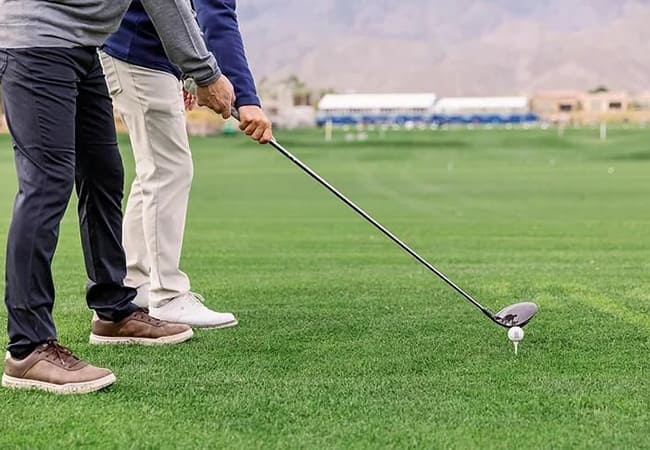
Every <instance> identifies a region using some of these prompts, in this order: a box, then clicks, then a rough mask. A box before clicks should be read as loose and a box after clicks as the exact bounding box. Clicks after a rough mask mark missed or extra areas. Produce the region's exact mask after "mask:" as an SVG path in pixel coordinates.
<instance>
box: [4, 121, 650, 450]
mask: <svg viewBox="0 0 650 450" xmlns="http://www.w3.org/2000/svg"><path fill="white" fill-rule="evenodd" d="M278 137H279V138H280V140H281V141H282V142H283V143H285V144H286V146H287V147H288V148H290V149H292V150H295V152H296V154H297V155H299V156H300V157H301V158H303V159H304V160H305V161H306V162H307V163H308V164H310V165H311V166H312V167H313V168H314V169H316V170H317V171H319V172H320V173H321V174H322V175H323V176H325V177H326V178H328V179H329V180H330V181H331V182H332V183H333V184H334V185H335V186H337V187H339V188H340V189H341V190H343V191H344V192H346V193H347V194H348V195H349V196H351V197H352V198H353V199H354V200H355V201H357V202H359V203H360V204H361V205H362V206H363V207H364V208H366V209H367V210H368V211H369V212H370V213H371V214H373V215H375V216H376V217H377V218H378V219H379V220H380V221H382V222H383V223H385V225H387V226H388V227H389V228H391V229H392V230H393V231H394V232H395V233H396V234H398V235H399V236H401V237H402V238H403V239H404V240H406V241H407V242H408V243H410V244H411V245H412V246H413V247H414V248H415V249H416V250H418V251H420V252H421V253H422V254H423V255H425V256H426V257H428V258H429V259H430V260H431V261H432V262H433V263H434V264H436V265H437V266H439V267H440V268H441V269H442V270H443V271H444V272H445V273H447V274H448V275H449V276H450V277H452V278H453V279H454V280H456V281H458V282H459V283H460V284H461V286H463V287H464V288H466V289H467V290H468V291H469V292H471V293H472V294H474V295H475V296H476V297H477V298H478V299H480V300H481V301H482V302H484V303H485V304H486V305H487V306H489V307H491V308H493V309H500V307H502V306H505V305H507V304H510V303H514V302H515V301H535V302H537V303H538V304H539V305H540V307H541V311H540V313H539V315H538V316H537V317H536V318H535V319H534V320H533V322H532V323H531V324H530V325H529V326H528V327H527V328H526V333H527V335H526V339H525V341H524V343H523V346H522V348H521V353H520V355H519V357H515V356H514V354H513V350H512V345H511V344H510V342H509V341H508V340H507V338H506V333H505V330H502V329H499V328H497V327H496V326H494V325H492V324H491V323H490V322H489V321H488V320H486V319H485V318H484V317H483V316H482V315H481V314H480V313H479V312H478V311H476V310H475V309H473V307H471V305H469V304H468V303H467V302H465V301H464V300H462V299H461V298H460V297H458V296H457V295H456V294H455V293H454V292H453V291H451V290H450V289H449V288H448V287H447V286H445V285H444V284H443V283H442V282H441V281H440V280H438V279H437V278H435V277H433V276H432V275H431V274H429V273H428V272H426V271H425V270H424V269H423V268H422V267H421V266H419V265H417V264H416V263H415V262H414V261H412V260H411V259H410V258H409V257H408V256H406V255H405V254H403V253H402V252H401V251H400V250H399V249H397V248H396V247H395V246H394V245H393V244H392V243H390V242H389V241H387V240H386V239H385V238H384V237H383V236H381V235H379V234H378V233H377V232H376V231H375V230H374V229H372V228H371V227H370V226H369V225H368V224H366V223H365V222H363V221H362V220H361V219H360V218H358V217H357V216H356V215H354V214H353V213H352V212H351V211H349V210H348V209H347V208H346V207H345V206H344V205H342V204H340V203H339V202H338V200H336V199H334V198H333V197H332V196H331V195H330V194H329V193H327V192H326V191H324V190H323V189H322V188H321V187H319V186H318V185H316V184H315V183H314V182H313V181H312V180H310V179H309V178H308V177H306V176H305V175H304V174H302V173H301V172H300V171H299V170H298V169H297V168H295V167H293V166H292V165H291V164H290V163H289V162H288V161H286V160H285V159H283V158H282V157H281V156H280V155H279V154H277V153H275V152H274V151H273V150H272V149H271V148H270V147H269V148H266V147H260V146H257V145H255V144H253V143H249V142H248V141H247V140H245V139H243V138H240V137H235V138H226V137H221V138H210V139H194V140H193V147H194V155H195V162H196V164H195V166H196V168H195V181H194V191H193V196H192V202H191V209H190V217H189V221H188V227H187V235H186V239H185V248H184V258H183V269H184V270H185V271H186V272H188V273H189V274H190V275H191V277H192V280H193V287H194V289H195V290H196V291H198V292H201V293H203V294H204V295H205V296H206V298H207V303H208V305H209V306H211V307H215V308H217V309H221V310H227V311H233V312H235V313H236V314H237V315H238V317H239V320H240V326H239V327H238V328H235V329H232V330H226V331H199V332H197V333H196V337H195V339H194V340H193V341H191V342H190V343H188V344H186V345H181V346H177V347H168V348H137V347H131V348H97V347H92V346H90V345H89V344H88V333H89V326H90V317H91V314H90V312H89V311H88V310H87V309H86V307H85V303H84V284H85V272H84V269H83V265H82V258H81V251H80V245H79V237H78V232H77V229H76V215H75V209H74V206H72V205H71V207H70V211H69V212H68V215H67V216H66V220H65V223H64V225H63V228H62V233H61V241H60V245H59V250H58V253H57V257H56V259H55V277H56V283H57V288H58V298H57V303H56V308H55V315H56V319H57V323H58V328H59V333H60V340H61V342H62V343H64V344H65V345H68V346H70V347H71V348H73V349H74V350H75V351H76V352H77V353H78V354H79V355H80V356H82V357H84V358H88V359H89V360H90V361H92V362H93V363H95V364H98V365H104V366H108V367H110V368H112V369H113V370H114V371H115V373H116V375H117V377H118V383H117V384H116V385H115V386H114V387H112V388H110V389H109V390H107V391H106V392H104V393H100V394H95V395H89V396H85V397H75V398H69V397H68V398H63V397H55V396H51V395H46V394H36V393H25V392H20V393H18V392H10V391H6V390H2V391H0V406H1V410H2V414H1V416H0V448H72V447H74V446H87V447H89V448H200V447H213V448H386V447H388V448H467V449H474V448H504V449H505V448H508V449H509V448H514V447H522V448H585V449H587V448H588V449H595V448H603V449H611V448H621V449H622V448H625V449H631V448H648V447H650V370H649V369H650V358H649V355H650V353H649V352H650V131H644V130H632V129H630V130H623V129H616V130H610V139H609V140H608V142H606V143H602V142H600V141H599V140H598V132H597V131H596V130H568V131H567V132H566V135H565V136H564V137H562V138H560V137H558V136H557V133H556V132H555V131H553V130H549V131H505V130H504V131H446V132H445V131H440V132H433V131H426V132H424V131H414V132H410V133H408V132H389V133H388V134H387V136H386V137H384V138H381V137H379V136H378V133H376V132H374V133H371V136H370V140H368V141H366V142H362V143H359V142H355V143H345V142H344V140H343V136H342V135H341V134H340V133H339V134H338V135H336V139H337V141H336V142H333V143H325V142H324V141H323V138H322V134H321V133H319V132H294V133H288V132H279V133H278ZM123 144H124V145H123V150H124V156H125V162H126V164H127V169H128V174H129V175H128V176H129V177H130V176H131V174H132V172H133V169H132V167H133V165H132V159H131V155H130V150H129V148H128V145H127V144H126V141H123ZM0 147H1V148H2V152H1V153H0V192H1V194H2V195H1V196H0V217H2V219H1V221H0V231H1V235H2V244H3V247H4V240H5V239H6V229H7V226H8V224H9V217H10V213H11V201H12V197H13V194H14V192H15V181H14V179H15V175H14V172H13V162H12V157H11V151H10V148H9V140H8V139H7V138H6V137H2V138H0ZM0 318H1V319H2V322H3V323H4V322H5V321H6V312H5V311H4V309H3V310H2V312H0ZM0 344H2V345H4V344H6V337H5V335H4V334H3V335H2V337H1V338H0Z"/></svg>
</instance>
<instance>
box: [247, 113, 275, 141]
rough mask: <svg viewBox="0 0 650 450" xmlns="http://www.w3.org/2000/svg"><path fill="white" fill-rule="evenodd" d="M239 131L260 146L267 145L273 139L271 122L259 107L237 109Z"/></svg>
mask: <svg viewBox="0 0 650 450" xmlns="http://www.w3.org/2000/svg"><path fill="white" fill-rule="evenodd" d="M239 129H240V130H242V131H243V132H244V133H246V134H247V135H248V136H250V137H251V138H252V139H253V140H255V141H257V142H259V143H260V144H268V143H269V142H271V140H272V139H273V130H272V125H271V121H270V120H269V118H268V117H266V114H264V111H262V108H260V107H259V106H253V105H251V106H242V107H240V108H239Z"/></svg>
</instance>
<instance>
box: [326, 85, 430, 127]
mask: <svg viewBox="0 0 650 450" xmlns="http://www.w3.org/2000/svg"><path fill="white" fill-rule="evenodd" d="M436 99H437V97H436V95H435V94H431V93H426V94H328V95H326V96H325V97H323V98H322V100H321V101H320V102H319V104H318V114H317V124H318V125H320V126H322V125H324V124H326V123H327V122H331V123H333V124H334V125H356V124H380V123H383V124H405V123H407V122H417V123H424V122H429V121H431V118H432V116H433V114H434V106H435V104H436Z"/></svg>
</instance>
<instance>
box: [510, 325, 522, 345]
mask: <svg viewBox="0 0 650 450" xmlns="http://www.w3.org/2000/svg"><path fill="white" fill-rule="evenodd" d="M508 339H510V340H511V341H512V342H521V341H523V340H524V330H523V329H521V328H520V327H512V328H510V329H509V330H508Z"/></svg>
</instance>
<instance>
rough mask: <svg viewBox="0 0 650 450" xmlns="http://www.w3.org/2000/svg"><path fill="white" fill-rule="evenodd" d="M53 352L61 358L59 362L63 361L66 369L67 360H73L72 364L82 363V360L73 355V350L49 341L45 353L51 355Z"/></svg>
mask: <svg viewBox="0 0 650 450" xmlns="http://www.w3.org/2000/svg"><path fill="white" fill-rule="evenodd" d="M52 350H54V354H56V357H57V358H59V361H61V364H62V365H63V366H64V367H65V366H66V365H67V362H66V360H70V359H72V362H77V361H80V359H79V358H77V357H76V356H75V355H74V353H72V350H70V349H69V348H66V347H64V346H62V345H61V344H59V343H58V341H55V340H49V341H47V342H46V343H45V344H44V349H43V351H45V352H49V353H51V352H52Z"/></svg>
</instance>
